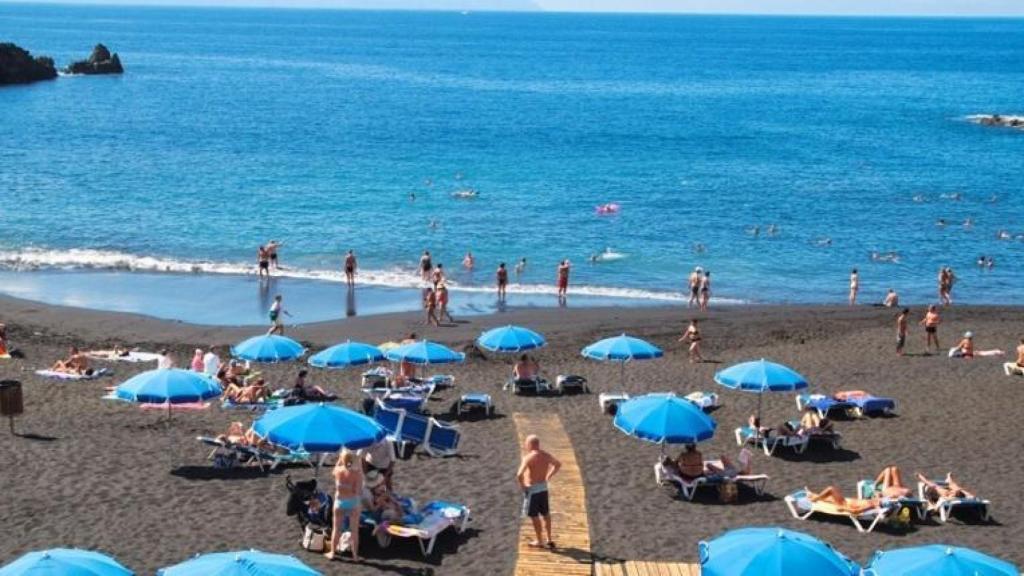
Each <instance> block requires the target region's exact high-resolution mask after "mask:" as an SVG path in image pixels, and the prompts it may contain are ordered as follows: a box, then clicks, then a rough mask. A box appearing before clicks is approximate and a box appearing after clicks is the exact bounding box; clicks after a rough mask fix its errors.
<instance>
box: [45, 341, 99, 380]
mask: <svg viewBox="0 0 1024 576" xmlns="http://www.w3.org/2000/svg"><path fill="white" fill-rule="evenodd" d="M50 370H53V371H54V372H63V373H65V374H79V375H84V374H89V373H90V372H92V370H91V369H90V368H89V359H88V358H87V357H86V356H85V354H82V353H81V352H80V351H79V350H78V348H76V347H74V346H72V347H71V350H70V351H69V352H68V357H67V358H66V359H64V360H57V361H56V362H55V363H54V364H53V366H51V367H50Z"/></svg>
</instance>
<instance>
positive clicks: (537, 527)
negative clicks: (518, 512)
mask: <svg viewBox="0 0 1024 576" xmlns="http://www.w3.org/2000/svg"><path fill="white" fill-rule="evenodd" d="M523 448H524V449H525V450H526V454H524V455H523V460H522V462H521V463H520V464H519V472H518V473H516V480H517V481H518V482H519V488H520V489H521V490H522V491H523V515H524V516H529V517H530V521H531V522H533V530H534V532H536V534H537V539H536V540H533V541H531V542H530V543H529V545H530V546H532V547H534V548H542V547H545V546H546V547H548V548H554V547H555V542H554V540H553V539H552V538H551V509H550V502H549V501H548V482H550V481H551V478H552V477H554V475H555V474H557V473H558V470H559V469H561V468H562V463H561V462H559V461H558V459H557V458H555V457H554V456H552V455H551V454H549V453H547V452H545V451H544V450H541V448H540V439H539V438H537V437H536V436H534V435H533V434H531V435H529V436H527V437H526V442H525V443H524V446H523ZM545 535H546V536H547V540H546V541H545V539H544V537H545Z"/></svg>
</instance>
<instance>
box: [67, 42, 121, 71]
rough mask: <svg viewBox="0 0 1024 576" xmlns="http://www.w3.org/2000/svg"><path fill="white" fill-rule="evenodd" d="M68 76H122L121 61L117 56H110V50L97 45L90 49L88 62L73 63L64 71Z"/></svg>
mask: <svg viewBox="0 0 1024 576" xmlns="http://www.w3.org/2000/svg"><path fill="white" fill-rule="evenodd" d="M64 72H66V73H68V74H123V73H124V68H123V67H122V66H121V59H120V58H118V57H117V54H111V53H110V50H107V47H106V46H104V45H103V44H97V45H96V47H95V48H93V49H92V54H90V55H89V59H88V60H79V61H78V62H73V63H72V64H71V65H70V66H68V67H67V68H65V69H64Z"/></svg>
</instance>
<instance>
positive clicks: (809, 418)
mask: <svg viewBox="0 0 1024 576" xmlns="http://www.w3.org/2000/svg"><path fill="white" fill-rule="evenodd" d="M830 432H832V421H831V420H829V419H828V418H822V417H821V415H820V414H818V411H817V410H815V408H814V407H813V406H811V405H807V406H804V413H803V415H801V416H800V426H799V427H798V428H797V430H796V433H797V434H828V433H830Z"/></svg>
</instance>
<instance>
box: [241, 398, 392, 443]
mask: <svg viewBox="0 0 1024 576" xmlns="http://www.w3.org/2000/svg"><path fill="white" fill-rule="evenodd" d="M252 429H253V430H254V431H255V432H256V433H257V434H259V435H260V436H261V437H263V438H265V439H267V440H269V441H271V442H273V443H274V444H278V445H280V446H287V447H288V448H291V449H294V450H305V451H306V452H337V451H338V450H341V448H342V447H345V448H349V449H351V450H355V449H358V448H366V447H367V446H370V445H372V444H376V443H377V442H379V441H380V440H381V439H382V438H384V434H385V432H384V428H382V427H381V426H380V425H379V424H377V423H376V422H374V421H373V420H372V419H370V418H367V417H366V416H363V415H362V414H359V413H358V412H354V411H352V410H349V409H348V408H343V407H341V406H332V405H329V404H323V403H318V404H302V405H299V406H286V407H284V408H278V409H277V410H273V411H271V412H268V413H267V414H265V415H264V416H262V417H261V418H260V419H259V420H256V421H255V422H254V423H253V425H252Z"/></svg>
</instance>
